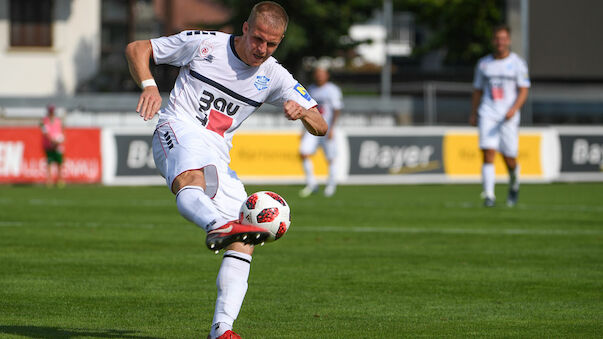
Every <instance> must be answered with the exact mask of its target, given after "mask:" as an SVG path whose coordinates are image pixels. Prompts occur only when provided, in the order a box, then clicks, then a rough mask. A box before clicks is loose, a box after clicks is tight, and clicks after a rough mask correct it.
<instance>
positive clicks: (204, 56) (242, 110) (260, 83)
mask: <svg viewBox="0 0 603 339" xmlns="http://www.w3.org/2000/svg"><path fill="white" fill-rule="evenodd" d="M151 45H152V48H153V59H154V60H155V63H157V64H170V65H174V66H179V67H180V73H179V74H178V78H177V79H176V83H175V84H174V88H173V89H172V92H171V93H170V99H169V102H168V104H167V106H166V107H165V108H163V109H162V110H161V112H160V121H159V124H161V123H163V121H165V120H166V119H170V118H176V119H178V120H184V121H189V122H190V123H194V124H197V125H199V126H202V127H203V128H204V130H207V131H208V133H206V139H207V140H206V141H207V142H209V143H210V144H211V145H212V146H215V147H216V150H217V151H218V153H219V154H220V157H221V158H222V159H223V160H224V161H226V162H227V163H229V162H230V155H229V152H230V149H231V147H232V136H233V133H234V132H235V131H236V129H237V128H239V126H240V125H241V123H242V122H243V121H244V120H245V119H247V118H248V117H249V116H250V115H251V114H252V113H253V112H254V111H255V110H257V109H258V107H260V106H261V105H262V104H263V103H264V102H267V103H270V104H273V105H282V104H283V103H284V102H285V101H287V100H294V101H295V102H297V103H298V104H300V105H301V106H302V107H304V108H305V109H309V108H312V107H314V106H316V101H314V99H312V97H311V96H310V95H309V94H308V92H307V91H306V89H305V88H304V87H303V86H302V85H301V84H299V83H298V82H297V81H296V80H295V79H294V78H293V76H292V75H291V74H290V73H289V72H288V71H287V70H286V69H285V68H284V67H282V66H281V65H280V64H279V63H278V62H277V61H276V59H274V58H273V57H270V58H269V59H268V60H266V61H265V62H264V63H262V64H261V65H260V66H257V67H251V66H248V65H247V64H245V63H244V62H243V61H242V60H241V59H240V58H239V56H238V55H237V52H236V50H235V47H234V36H233V35H230V34H226V33H222V32H207V31H183V32H181V33H179V34H175V35H172V36H169V37H162V38H157V39H151ZM209 131H211V132H209Z"/></svg>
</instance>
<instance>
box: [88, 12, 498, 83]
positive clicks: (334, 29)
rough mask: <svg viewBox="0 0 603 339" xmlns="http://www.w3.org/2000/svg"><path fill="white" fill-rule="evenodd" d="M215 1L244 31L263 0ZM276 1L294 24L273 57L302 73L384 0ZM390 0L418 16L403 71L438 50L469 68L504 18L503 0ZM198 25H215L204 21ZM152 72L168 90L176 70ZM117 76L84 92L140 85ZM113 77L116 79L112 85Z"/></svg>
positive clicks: (344, 42)
mask: <svg viewBox="0 0 603 339" xmlns="http://www.w3.org/2000/svg"><path fill="white" fill-rule="evenodd" d="M217 1H220V2H222V3H223V4H224V5H225V6H226V7H228V8H230V9H231V10H232V16H231V18H230V20H229V21H228V22H225V23H223V24H221V25H219V26H218V27H223V26H225V25H230V26H231V27H233V28H234V33H235V34H241V27H242V25H243V22H245V20H247V17H248V15H249V12H250V10H251V8H252V7H253V5H254V4H256V3H257V2H259V1H240V0H217ZM277 2H278V3H280V4H281V5H282V6H283V7H284V8H285V10H286V11H287V13H288V14H289V17H290V23H289V27H288V29H287V32H286V35H285V39H284V40H283V42H282V44H281V46H279V48H278V50H277V52H276V53H275V57H276V58H277V59H278V60H279V62H280V63H282V64H283V65H284V66H285V67H286V68H287V69H288V70H289V71H291V72H292V73H294V74H295V75H296V76H298V77H299V76H300V75H301V74H300V73H304V72H303V70H302V60H303V58H304V57H317V58H318V57H322V56H350V55H351V52H352V51H353V48H354V47H355V45H356V44H358V43H360V42H354V41H352V40H351V39H349V38H347V39H346V38H345V37H346V36H347V35H348V34H349V28H350V26H351V25H353V24H361V23H365V22H367V21H368V20H369V19H370V18H372V17H373V16H374V15H375V14H376V13H377V12H378V11H381V10H382V8H383V0H331V1H318V0H307V1H294V0H289V1H277ZM392 3H393V9H394V12H408V13H412V15H413V16H414V25H415V29H416V32H417V36H416V43H415V46H414V48H413V52H412V54H411V55H410V56H409V57H405V58H403V60H397V61H398V62H400V61H401V62H402V63H403V64H404V65H405V68H404V69H402V70H401V69H400V68H398V71H402V72H405V71H408V70H409V68H411V69H413V72H414V73H415V74H421V72H422V70H421V68H420V64H421V60H422V58H424V57H425V56H426V55H428V54H430V53H433V52H439V53H440V54H441V55H442V56H443V60H442V64H443V66H444V67H447V68H449V69H464V70H469V69H470V68H471V67H473V65H474V64H475V62H476V61H477V59H478V58H479V57H481V56H483V55H485V54H486V53H488V51H489V50H490V36H491V32H492V27H493V26H494V25H496V24H498V23H501V22H503V19H504V15H503V14H504V6H505V1H504V0H392ZM198 28H199V29H215V27H207V26H205V27H203V26H202V25H200V26H199V27H198ZM342 37H343V38H342ZM124 48H125V46H124ZM153 71H154V73H155V75H156V78H157V80H158V83H159V88H160V90H161V91H169V90H170V89H171V88H172V86H173V82H174V80H175V77H176V75H177V70H176V69H175V68H174V67H171V66H166V65H160V66H153ZM346 72H349V73H353V72H354V70H353V69H347V70H346ZM373 73H375V74H376V73H378V69H377V68H375V69H374V72H373ZM457 73H458V72H457ZM461 73H470V71H462V72H461ZM301 76H302V78H303V75H301ZM419 76H421V75H419ZM429 76H433V73H430V74H429V75H427V74H425V75H423V77H429ZM466 76H470V75H466ZM101 78H102V74H101ZM114 78H115V79H114V80H112V81H109V83H107V81H105V82H104V83H103V84H102V86H98V85H95V84H94V83H88V84H85V86H82V88H84V89H85V90H86V91H124V90H137V86H136V85H135V84H134V83H133V81H132V80H131V79H130V77H129V72H128V69H127V67H125V68H124V69H123V75H121V76H117V77H115V76H114ZM394 79H395V77H394ZM113 82H114V84H110V83H113Z"/></svg>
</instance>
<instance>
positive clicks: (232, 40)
mask: <svg viewBox="0 0 603 339" xmlns="http://www.w3.org/2000/svg"><path fill="white" fill-rule="evenodd" d="M234 40H235V36H234V35H231V36H230V41H229V42H230V50H231V51H232V54H234V55H235V56H236V57H237V59H239V60H241V62H245V61H243V59H241V57H240V56H239V53H237V50H236V49H235V44H234Z"/></svg>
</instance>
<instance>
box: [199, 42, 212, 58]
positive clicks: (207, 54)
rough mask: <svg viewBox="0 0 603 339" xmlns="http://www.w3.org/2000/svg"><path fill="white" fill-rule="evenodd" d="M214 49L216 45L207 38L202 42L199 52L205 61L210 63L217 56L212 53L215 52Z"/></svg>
mask: <svg viewBox="0 0 603 339" xmlns="http://www.w3.org/2000/svg"><path fill="white" fill-rule="evenodd" d="M213 50H214V46H213V44H212V43H210V42H209V41H207V40H205V41H203V42H202V43H201V46H200V47H199V54H200V55H201V57H202V58H203V61H207V62H209V63H211V62H212V61H214V59H215V58H214V56H213V55H212V54H211V52H213Z"/></svg>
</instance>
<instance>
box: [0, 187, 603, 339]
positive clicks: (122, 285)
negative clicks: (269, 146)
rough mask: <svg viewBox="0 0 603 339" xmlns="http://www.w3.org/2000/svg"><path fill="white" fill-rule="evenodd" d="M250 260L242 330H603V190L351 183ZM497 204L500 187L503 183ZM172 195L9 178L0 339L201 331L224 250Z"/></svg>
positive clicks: (238, 326) (430, 333) (364, 334)
mask: <svg viewBox="0 0 603 339" xmlns="http://www.w3.org/2000/svg"><path fill="white" fill-rule="evenodd" d="M299 188H300V187H299V186H262V187H257V186H248V187H247V190H248V192H253V191H257V190H260V189H270V190H274V191H276V192H279V193H281V194H282V195H283V196H284V197H285V198H286V199H287V200H288V201H289V203H290V205H291V206H292V213H293V224H292V226H291V229H290V231H289V233H288V234H287V235H286V236H285V237H284V238H282V239H281V240H279V241H277V242H275V243H270V244H267V245H266V246H264V247H260V248H258V249H257V250H256V252H255V254H254V258H253V264H252V267H251V275H250V279H249V290H248V293H247V297H246V300H245V302H244V304H243V308H242V310H241V313H240V315H239V319H238V320H237V322H236V323H235V330H236V331H237V332H238V333H239V334H241V335H242V336H243V338H384V337H385V338H404V337H427V338H432V337H458V338H467V337H515V338H526V337H548V338H559V337H575V338H587V337H591V338H592V337H602V336H603V298H602V297H603V184H600V183H597V184H591V183H589V184H552V185H524V186H523V187H522V192H521V196H520V199H521V200H520V204H519V205H518V206H517V207H516V208H513V209H510V208H506V207H503V206H502V203H500V202H499V206H498V207H496V208H493V209H485V208H483V207H482V206H481V201H480V200H479V192H480V187H479V186H478V185H421V186H405V185H401V186H341V187H340V188H339V190H338V192H337V194H336V195H335V197H333V198H330V199H327V198H324V197H322V196H315V197H313V198H310V199H300V198H298V197H297V190H299ZM497 188H499V189H500V190H499V191H497V194H498V196H499V200H500V201H501V202H502V201H504V198H505V191H504V190H505V189H506V185H498V187H497ZM204 239H205V235H204V232H203V231H201V230H200V229H198V228H197V227H195V226H193V225H192V224H189V223H188V222H186V221H185V220H184V219H183V218H182V217H180V215H179V214H178V212H177V210H176V205H175V202H174V198H173V196H172V195H171V194H170V193H169V192H168V191H167V189H166V188H164V187H96V186H72V187H67V188H65V189H47V188H44V187H35V186H12V187H11V186H0V337H2V338H23V337H25V338H205V336H206V335H207V333H208V331H209V326H210V325H211V324H210V323H211V319H212V316H213V308H214V305H213V303H214V299H215V294H216V287H215V278H216V274H217V271H218V268H219V265H220V262H221V255H220V256H218V255H214V254H213V253H212V252H210V251H208V250H207V249H206V248H205V245H204Z"/></svg>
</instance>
